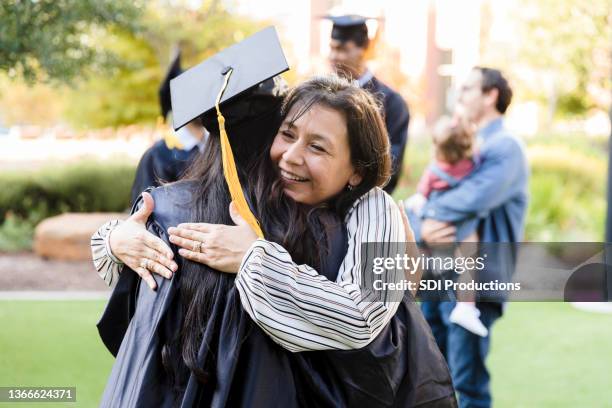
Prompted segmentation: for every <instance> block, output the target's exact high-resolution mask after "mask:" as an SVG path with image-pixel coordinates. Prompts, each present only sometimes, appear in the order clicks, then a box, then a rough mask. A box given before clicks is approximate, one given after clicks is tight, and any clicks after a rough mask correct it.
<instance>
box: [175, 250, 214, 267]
mask: <svg viewBox="0 0 612 408" xmlns="http://www.w3.org/2000/svg"><path fill="white" fill-rule="evenodd" d="M179 255H181V256H182V257H183V258H185V259H189V260H190V261H193V262H198V263H201V264H208V258H207V256H206V254H204V253H202V252H193V251H190V250H188V249H183V248H181V249H179Z"/></svg>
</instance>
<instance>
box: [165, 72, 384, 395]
mask: <svg viewBox="0 0 612 408" xmlns="http://www.w3.org/2000/svg"><path fill="white" fill-rule="evenodd" d="M280 103H281V99H280V98H279V97H278V95H276V96H274V97H270V95H268V96H267V97H266V96H258V95H256V94H254V95H250V96H248V97H247V98H245V97H242V98H241V100H240V101H236V102H234V103H233V104H232V103H230V104H226V105H225V106H224V107H223V108H222V111H223V113H224V116H226V119H228V118H232V117H234V118H236V120H231V119H230V120H227V122H226V129H227V133H228V136H229V138H230V143H231V145H232V150H233V153H234V158H235V161H236V167H237V169H238V172H239V177H240V180H241V181H242V184H243V190H244V191H245V195H246V197H247V200H248V201H249V203H250V204H251V209H252V210H253V213H254V214H255V216H256V217H257V219H258V220H259V222H260V224H261V226H262V230H263V232H264V235H265V237H266V239H268V240H270V241H273V242H277V243H279V244H281V245H282V246H283V247H284V248H285V249H286V250H287V251H288V252H289V253H290V254H291V256H292V258H293V260H294V261H295V262H297V263H301V264H308V265H311V266H313V267H314V268H317V269H318V268H319V267H320V265H321V257H322V256H325V255H326V254H325V251H326V250H327V236H326V234H325V231H326V229H327V227H330V225H329V223H331V222H334V221H336V222H339V221H338V220H339V219H340V218H338V217H333V216H330V212H333V213H336V214H337V215H343V214H344V213H345V212H346V210H347V209H348V208H349V207H350V205H351V204H352V203H353V202H354V201H355V200H356V199H357V198H359V197H360V196H361V195H363V194H364V193H365V192H367V191H368V190H370V189H371V188H373V187H374V186H379V185H383V184H384V183H385V182H386V181H387V180H388V178H389V174H390V168H391V159H390V153H389V141H388V138H387V134H386V131H385V127H384V123H383V121H382V118H381V116H380V113H379V110H378V109H379V106H378V105H377V104H376V102H375V100H374V98H373V97H371V96H370V95H369V94H368V93H367V92H366V91H363V90H361V89H359V88H357V87H356V86H354V85H351V84H350V83H349V82H347V81H345V80H342V79H340V78H338V77H335V76H334V77H321V78H314V79H312V80H309V81H306V82H304V83H302V84H301V85H299V86H297V87H296V88H295V89H293V91H291V92H290V94H289V95H288V96H287V98H286V99H285V102H284V104H283V106H282V109H281V105H280ZM316 103H320V104H324V105H325V106H328V107H330V108H333V109H335V110H337V111H338V112H340V113H342V114H343V115H344V117H345V118H346V122H347V130H348V135H349V146H350V150H351V159H352V162H353V164H354V165H355V167H356V168H357V169H358V170H359V171H360V173H361V175H362V177H363V181H362V183H361V184H359V186H357V187H356V188H355V189H354V190H352V191H350V190H348V189H345V190H344V191H342V192H341V193H339V194H338V195H337V196H336V197H335V198H334V200H333V201H334V204H335V205H333V206H321V207H317V208H312V207H308V206H306V205H303V204H300V203H296V202H295V201H293V200H292V199H290V198H289V197H288V196H286V195H285V194H284V192H283V186H282V183H281V182H280V179H279V177H278V171H277V169H276V167H275V166H274V164H273V163H272V161H271V160H270V156H269V151H270V147H271V145H272V141H273V139H274V136H275V135H276V133H277V131H278V128H279V127H280V124H281V122H282V120H283V119H284V118H285V117H286V116H287V114H289V113H290V112H291V111H292V108H293V107H294V106H296V107H299V113H298V115H300V114H303V113H304V112H306V111H307V110H308V109H309V108H310V107H312V106H313V104H316ZM245 115H246V117H247V120H244V117H245ZM238 118H241V119H242V120H238ZM295 119H297V116H293V117H292V120H295ZM203 124H204V126H205V127H206V128H207V129H208V131H209V132H210V136H209V138H208V141H207V145H206V147H205V153H204V155H203V157H201V158H199V160H198V161H197V163H194V165H193V166H192V167H191V168H190V170H189V172H188V174H187V175H186V180H190V181H181V182H191V183H195V189H194V194H193V202H191V203H189V204H188V205H189V206H190V207H191V208H193V210H192V213H191V221H193V222H208V223H222V224H230V225H231V224H232V220H231V218H230V216H229V204H230V200H231V199H230V195H229V191H228V188H227V185H226V182H225V179H224V177H223V167H222V161H221V153H220V152H221V147H220V139H219V133H218V128H217V127H216V124H215V119H214V117H204V118H203ZM254 152H255V153H254ZM180 270H181V273H180V274H177V275H176V276H175V277H174V278H173V279H178V282H175V284H178V285H179V293H180V294H179V300H178V302H179V310H180V312H179V316H182V317H183V322H182V325H181V327H182V329H181V331H180V333H177V334H176V336H175V338H172V339H166V340H165V343H164V345H163V347H162V362H163V365H164V368H165V369H166V371H167V373H168V375H169V380H170V381H171V382H172V383H173V384H174V386H175V389H176V391H177V395H176V396H177V398H178V396H179V394H180V392H181V390H182V388H184V386H185V383H186V381H187V379H188V376H189V373H190V372H192V373H193V374H194V375H195V376H196V378H197V379H198V380H199V381H200V382H202V383H205V384H208V386H211V387H214V381H215V377H214V375H213V373H214V369H215V361H214V352H212V351H210V350H214V349H215V348H216V346H217V345H218V343H217V342H218V339H219V330H220V325H221V319H222V316H223V315H225V316H228V315H229V316H238V315H239V313H240V308H241V305H240V301H239V299H238V297H237V296H234V297H233V299H232V301H231V302H229V304H228V305H227V307H229V308H230V310H229V313H228V311H225V313H220V312H219V311H217V310H216V308H217V307H218V305H220V304H223V305H224V304H226V302H227V301H228V294H229V293H230V292H231V289H232V288H233V286H234V278H235V275H232V274H227V273H221V272H218V271H216V270H214V269H211V268H209V267H208V266H206V265H201V264H197V263H194V262H190V261H188V260H182V265H181V266H180ZM225 335H227V333H225ZM204 337H206V338H204ZM203 343H205V344H206V346H207V347H208V349H209V352H207V353H206V357H205V359H204V361H202V360H201V358H202V356H201V355H200V356H198V354H199V351H200V346H201V344H203Z"/></svg>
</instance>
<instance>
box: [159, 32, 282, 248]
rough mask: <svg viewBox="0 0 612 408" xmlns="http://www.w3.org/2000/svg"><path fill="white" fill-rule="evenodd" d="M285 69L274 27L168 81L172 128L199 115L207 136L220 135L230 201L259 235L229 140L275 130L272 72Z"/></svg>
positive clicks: (278, 96) (276, 95)
mask: <svg viewBox="0 0 612 408" xmlns="http://www.w3.org/2000/svg"><path fill="white" fill-rule="evenodd" d="M288 69H289V65H288V64H287V60H286V58H285V54H284V53H283V49H282V48H281V45H280V40H279V38H278V35H277V34H276V30H275V29H274V27H269V28H266V29H264V30H262V31H259V32H258V33H256V34H253V35H252V36H250V37H248V38H246V39H244V40H243V41H241V42H239V43H237V44H234V45H232V46H231V47H228V48H226V49H224V50H223V51H220V52H219V53H217V54H215V55H213V56H212V57H210V58H208V59H207V60H205V61H204V62H202V63H200V64H198V65H196V66H195V67H193V68H191V69H189V70H187V71H185V72H183V73H182V74H181V75H179V76H178V77H176V78H174V79H173V80H171V81H170V91H171V99H172V118H173V126H174V129H175V130H178V129H179V128H181V127H182V126H184V125H186V124H187V123H189V122H191V121H192V120H194V119H196V118H200V119H201V120H202V123H203V125H204V127H206V129H207V130H208V131H209V132H210V134H211V136H213V137H215V135H218V136H219V137H220V139H221V155H222V158H223V173H224V176H225V180H226V182H227V186H228V188H229V192H230V195H231V197H232V201H233V202H234V205H235V206H236V209H237V211H238V213H239V214H240V215H241V216H242V217H243V218H244V219H245V220H246V221H247V222H248V223H249V225H250V226H251V228H253V230H254V231H255V232H256V233H257V235H258V236H259V237H263V233H262V231H261V228H260V226H259V223H258V222H257V219H256V218H255V216H254V215H253V213H252V212H251V210H250V208H249V206H248V204H247V202H246V199H245V197H244V192H243V190H242V186H241V185H240V180H239V178H238V172H237V168H236V163H235V160H234V155H233V152H232V147H231V145H230V138H231V139H232V140H234V142H235V143H237V144H241V143H243V144H248V140H245V138H250V139H251V140H253V139H254V138H262V137H264V136H263V135H265V134H270V132H273V133H275V132H276V130H277V129H278V124H277V123H276V122H275V121H274V120H273V119H274V118H280V105H281V102H282V91H283V89H282V87H281V86H279V85H280V82H281V81H280V80H279V79H280V78H278V77H277V75H279V74H281V73H283V72H285V71H287V70H288ZM215 112H216V114H217V115H216V116H217V121H216V123H215V120H214V119H213V118H214V114H215ZM275 126H276V128H275ZM226 129H227V132H226ZM228 133H229V135H228ZM241 140H242V142H241Z"/></svg>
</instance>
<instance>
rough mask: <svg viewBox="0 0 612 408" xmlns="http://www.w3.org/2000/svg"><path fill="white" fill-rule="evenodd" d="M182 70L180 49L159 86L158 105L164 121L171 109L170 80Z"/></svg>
mask: <svg viewBox="0 0 612 408" xmlns="http://www.w3.org/2000/svg"><path fill="white" fill-rule="evenodd" d="M182 73H183V70H182V68H181V52H180V50H179V51H177V52H176V56H175V57H174V59H173V60H172V63H171V64H170V67H168V71H167V72H166V76H165V77H164V80H163V81H162V83H161V85H160V86H159V106H160V108H161V115H162V118H163V119H164V121H165V120H166V118H167V117H168V113H170V111H172V102H171V99H170V80H172V79H174V78H176V77H177V76H179V75H181V74H182Z"/></svg>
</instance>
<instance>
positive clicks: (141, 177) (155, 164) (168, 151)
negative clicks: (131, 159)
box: [131, 50, 207, 203]
mask: <svg viewBox="0 0 612 408" xmlns="http://www.w3.org/2000/svg"><path fill="white" fill-rule="evenodd" d="M182 73H183V70H182V69H181V53H180V51H179V50H177V52H176V55H175V57H174V59H173V61H172V63H171V64H170V67H169V68H168V71H167V73H166V76H165V78H164V80H163V81H162V83H161V85H160V87H159V104H160V107H161V115H162V118H163V120H164V122H166V121H167V119H168V115H169V114H170V113H171V112H172V103H171V100H170V80H172V79H174V78H175V77H177V76H179V75H180V74H182ZM206 134H207V132H206V129H204V127H203V126H202V125H201V124H200V122H199V121H191V122H189V123H188V124H187V125H185V126H184V127H182V128H180V129H179V130H177V131H176V132H174V131H172V130H169V131H168V133H167V135H166V136H165V137H164V138H163V139H162V140H158V141H157V142H155V144H153V146H151V147H150V148H149V149H147V151H146V152H145V153H144V154H143V155H142V158H141V159H140V162H139V163H138V168H137V170H136V177H135V179H134V184H133V185H132V192H131V202H132V203H133V202H134V201H135V200H136V199H137V198H138V196H139V195H140V193H142V191H143V190H144V189H146V188H147V187H157V186H159V185H160V184H161V183H169V182H172V181H176V180H178V179H179V178H180V177H181V176H182V175H183V174H185V171H186V170H187V167H188V166H189V164H190V163H191V162H192V159H193V158H194V157H196V156H197V155H198V153H201V152H202V151H203V149H204V142H205V141H206Z"/></svg>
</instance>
